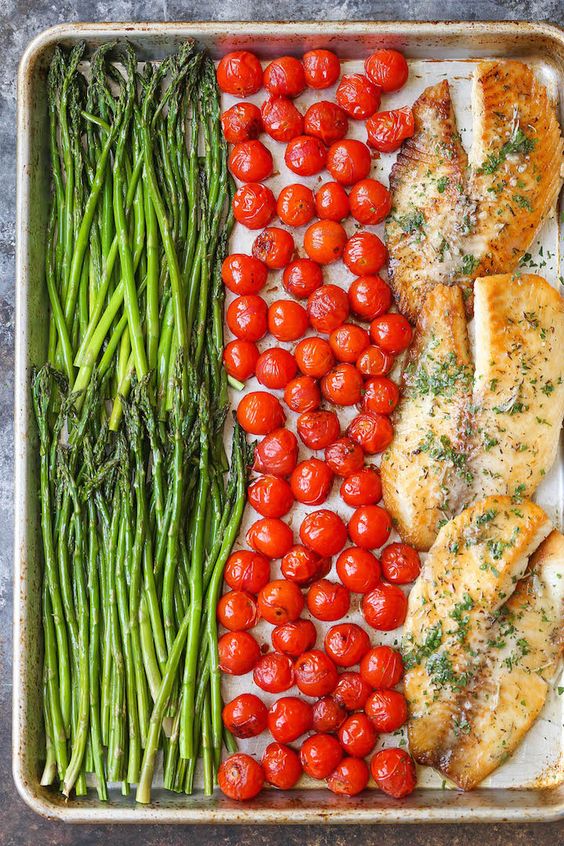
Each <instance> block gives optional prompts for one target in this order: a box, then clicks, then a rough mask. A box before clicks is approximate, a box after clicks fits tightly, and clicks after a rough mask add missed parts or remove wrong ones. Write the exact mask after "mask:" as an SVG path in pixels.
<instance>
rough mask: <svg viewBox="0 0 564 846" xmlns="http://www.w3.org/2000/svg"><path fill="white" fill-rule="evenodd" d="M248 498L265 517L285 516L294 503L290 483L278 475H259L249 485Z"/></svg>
mask: <svg viewBox="0 0 564 846" xmlns="http://www.w3.org/2000/svg"><path fill="white" fill-rule="evenodd" d="M247 499H248V501H249V502H250V504H251V505H252V506H253V508H254V509H255V511H258V513H259V514H262V516H263V517H283V516H284V515H285V514H287V513H288V511H289V510H290V508H291V507H292V505H293V504H294V497H293V496H292V489H291V488H290V485H289V484H288V482H285V481H284V479H279V478H278V476H259V478H258V479H255V481H254V482H252V483H251V484H250V485H249V487H248V490H247Z"/></svg>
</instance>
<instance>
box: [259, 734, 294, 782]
mask: <svg viewBox="0 0 564 846" xmlns="http://www.w3.org/2000/svg"><path fill="white" fill-rule="evenodd" d="M262 768H263V770H264V778H265V781H266V782H267V783H268V784H271V785H272V786H273V787H278V788H279V790H291V788H292V787H294V785H295V784H296V782H297V781H298V780H299V778H300V776H301V774H302V765H301V763H300V759H299V757H298V755H297V753H296V752H294V750H293V749H290V747H289V746H285V745H284V744H283V743H276V742H274V743H269V744H268V746H267V747H266V749H265V750H264V754H263V756H262Z"/></svg>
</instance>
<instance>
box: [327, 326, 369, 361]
mask: <svg viewBox="0 0 564 846" xmlns="http://www.w3.org/2000/svg"><path fill="white" fill-rule="evenodd" d="M329 344H330V346H331V349H332V351H333V354H334V356H335V358H336V359H337V361H346V362H348V363H349V364H354V363H355V362H356V360H357V358H358V357H359V355H360V354H361V353H362V352H363V351H364V350H365V349H366V348H367V347H369V346H370V336H369V334H368V332H367V331H366V330H365V329H362V328H361V327H360V326H356V324H354V323H343V324H342V326H339V327H338V328H337V329H333V331H332V332H331V334H330V336H329Z"/></svg>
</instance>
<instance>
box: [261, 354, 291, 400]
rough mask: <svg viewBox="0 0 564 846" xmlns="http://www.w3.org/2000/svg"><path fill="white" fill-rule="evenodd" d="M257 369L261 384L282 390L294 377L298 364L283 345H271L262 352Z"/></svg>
mask: <svg viewBox="0 0 564 846" xmlns="http://www.w3.org/2000/svg"><path fill="white" fill-rule="evenodd" d="M255 371H256V374H257V379H258V380H259V382H260V383H261V385H264V386H265V387H266V388H272V389H273V390H280V389H281V388H283V387H285V385H287V384H288V382H289V381H290V379H293V378H294V376H295V375H296V373H297V371H298V365H297V364H296V359H295V358H294V356H293V355H292V353H290V352H288V350H284V349H282V347H271V348H270V349H269V350H265V351H264V352H263V353H261V354H260V356H259V358H258V361H257V364H256V368H255Z"/></svg>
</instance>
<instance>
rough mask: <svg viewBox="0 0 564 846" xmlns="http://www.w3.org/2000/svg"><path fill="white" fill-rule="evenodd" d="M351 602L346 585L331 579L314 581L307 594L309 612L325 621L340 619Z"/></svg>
mask: <svg viewBox="0 0 564 846" xmlns="http://www.w3.org/2000/svg"><path fill="white" fill-rule="evenodd" d="M350 603H351V598H350V594H349V592H348V590H347V589H346V587H344V585H340V584H339V583H338V582H332V581H330V580H329V579H319V581H317V582H314V583H313V584H312V586H311V587H310V589H309V591H308V594H307V607H308V611H309V613H310V614H311V616H312V617H315V619H316V620H323V621H324V622H331V623H332V622H334V621H335V620H340V619H341V618H342V617H344V616H345V614H346V613H347V612H348V610H349V608H350ZM327 692H329V691H327ZM318 695H319V696H321V695H322V694H318Z"/></svg>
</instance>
